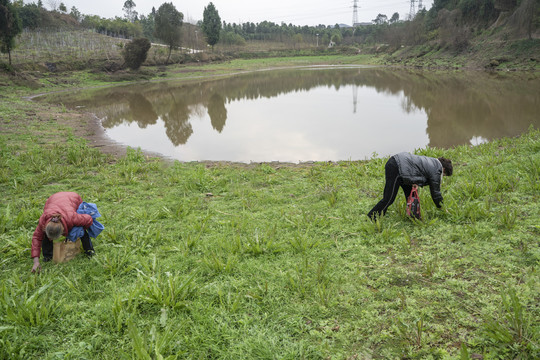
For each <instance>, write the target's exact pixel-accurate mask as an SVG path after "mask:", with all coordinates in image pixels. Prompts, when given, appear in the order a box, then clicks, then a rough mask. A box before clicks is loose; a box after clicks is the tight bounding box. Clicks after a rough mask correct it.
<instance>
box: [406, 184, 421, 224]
mask: <svg viewBox="0 0 540 360" xmlns="http://www.w3.org/2000/svg"><path fill="white" fill-rule="evenodd" d="M407 216H412V217H414V218H416V219H418V220H422V215H421V214H420V198H419V197H418V186H417V185H413V187H412V190H411V194H410V195H409V197H408V198H407Z"/></svg>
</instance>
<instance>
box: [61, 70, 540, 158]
mask: <svg viewBox="0 0 540 360" xmlns="http://www.w3.org/2000/svg"><path fill="white" fill-rule="evenodd" d="M539 90H540V81H539V80H537V79H534V78H532V79H528V78H527V77H526V76H525V77H523V76H515V75H514V76H509V75H500V74H485V73H467V74H464V73H457V74H447V73H435V72H419V71H418V72H411V71H404V70H387V69H381V68H340V69H328V68H320V69H294V70H282V71H268V72H256V73H250V74H244V75H238V76H234V77H228V78H222V79H219V80H211V81H210V80H207V81H198V82H196V83H189V84H186V83H185V82H184V83H175V82H163V83H146V84H140V85H131V86H123V87H115V88H110V89H95V90H92V91H86V92H84V93H80V94H73V95H70V96H66V95H65V94H63V95H61V99H59V98H57V99H54V98H53V99H52V100H51V101H58V102H62V103H63V104H64V105H66V106H70V107H75V106H84V107H85V108H86V110H88V111H91V112H94V113H96V114H97V116H99V117H100V118H102V119H103V126H104V127H105V128H106V129H108V133H109V134H110V136H111V137H113V138H114V139H117V140H118V141H121V142H125V143H127V144H129V145H130V146H134V147H137V146H140V147H141V148H143V149H146V150H150V151H156V152H160V153H163V154H165V155H167V156H172V157H174V158H178V159H180V160H231V161H271V160H280V161H306V160H345V159H353V160H354V159H363V158H366V157H369V156H370V155H371V154H372V153H373V152H376V153H378V154H381V155H387V154H391V153H393V152H397V151H412V150H414V149H415V148H418V147H424V146H426V145H429V146H432V147H443V148H447V147H452V146H456V145H463V144H474V145H476V144H478V143H481V142H484V141H490V140H492V139H495V138H500V137H504V136H514V135H518V134H520V133H522V132H524V131H526V130H527V129H528V127H529V126H530V125H533V126H535V127H540V119H539V117H538V114H539V113H540V98H539V96H538V94H540V91H539ZM208 120H209V125H211V131H209V127H207V126H206V125H205V124H207V122H208ZM135 124H136V126H135ZM141 129H145V130H141ZM163 129H164V133H165V134H166V138H164V137H163V136H161V133H163ZM229 130H230V131H229ZM141 131H142V132H144V131H146V133H145V134H146V135H143V134H142V133H141ZM233 133H234V134H233ZM130 134H131V135H130ZM198 136H200V138H198ZM167 142H169V144H168V145H167V144H166V143H167ZM212 150H213V151H212Z"/></svg>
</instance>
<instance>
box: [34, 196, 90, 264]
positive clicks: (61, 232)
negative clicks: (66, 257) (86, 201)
mask: <svg viewBox="0 0 540 360" xmlns="http://www.w3.org/2000/svg"><path fill="white" fill-rule="evenodd" d="M82 202H83V201H82V198H81V196H80V195H79V194H77V193H74V192H59V193H56V194H53V195H51V196H50V197H49V198H48V199H47V201H46V202H45V207H44V208H43V214H42V215H41V216H40V217H39V222H38V226H37V228H36V230H35V231H34V235H33V236H32V253H31V256H32V258H33V259H34V266H33V267H32V272H36V271H40V270H41V265H40V264H39V253H40V251H41V252H42V253H43V261H44V262H47V261H50V260H51V259H52V257H53V241H54V240H57V239H59V238H60V237H61V236H68V233H69V231H70V230H71V229H72V228H73V227H75V226H81V227H82V228H83V229H84V235H83V236H82V237H81V242H82V245H83V249H84V251H85V253H86V255H87V256H92V255H93V254H94V248H93V246H92V242H91V241H90V236H89V235H88V232H87V231H86V230H87V229H88V228H89V227H90V226H91V225H92V223H93V219H92V216H90V215H87V214H78V213H77V209H78V208H79V205H81V203H82Z"/></svg>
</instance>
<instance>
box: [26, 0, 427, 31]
mask: <svg viewBox="0 0 540 360" xmlns="http://www.w3.org/2000/svg"><path fill="white" fill-rule="evenodd" d="M134 1H135V5H136V7H135V10H136V11H137V12H138V13H139V14H143V15H147V14H149V13H150V12H151V11H152V6H154V7H155V8H156V9H157V8H158V7H159V6H160V5H161V4H163V3H164V2H172V3H173V4H174V6H176V9H178V11H180V12H182V13H183V14H184V21H187V22H197V20H202V14H203V11H204V7H205V6H207V5H208V4H209V3H210V0H208V1H206V0H158V1H156V0H134ZM24 2H25V3H33V2H35V3H37V0H24ZM42 2H43V5H44V6H45V7H46V8H48V9H50V8H51V4H57V5H59V4H60V3H61V2H63V3H64V4H65V5H66V7H67V9H68V12H69V10H70V9H71V7H72V6H75V7H76V8H77V9H78V10H79V11H80V12H81V13H82V14H84V15H99V16H101V17H105V18H113V17H115V16H123V15H124V13H123V11H122V7H123V6H124V2H125V0H42ZM212 2H213V3H214V5H215V7H216V9H217V10H218V12H219V16H220V17H221V20H222V21H226V22H228V23H245V22H254V23H259V22H261V21H264V20H268V21H273V22H275V23H277V24H281V23H282V22H285V23H287V24H289V23H292V24H294V25H310V26H313V25H319V24H323V25H335V24H348V25H350V24H351V23H352V19H353V5H354V1H353V0H255V1H249V0H213V1H212ZM415 4H416V5H415V7H418V0H416V3H415ZM422 4H423V6H424V7H425V8H426V9H429V8H431V5H432V4H433V0H423V1H422ZM410 6H411V1H410V0H370V1H368V0H359V1H358V20H359V22H371V20H373V19H375V18H376V17H377V15H378V14H384V15H386V16H388V18H390V17H391V16H392V14H393V13H395V12H397V13H399V16H400V19H402V20H403V19H406V17H407V16H408V14H409V10H410Z"/></svg>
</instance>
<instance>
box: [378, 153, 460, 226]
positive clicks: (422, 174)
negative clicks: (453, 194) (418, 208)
mask: <svg viewBox="0 0 540 360" xmlns="http://www.w3.org/2000/svg"><path fill="white" fill-rule="evenodd" d="M384 172H385V177H386V184H385V185H384V193H383V198H382V200H381V201H379V202H378V203H377V205H375V206H374V207H373V209H371V211H370V212H369V213H368V214H367V215H368V216H369V218H370V219H374V218H375V217H376V216H382V215H384V214H386V210H388V207H389V206H390V205H392V203H393V202H394V200H395V199H396V196H397V192H398V189H399V187H401V188H402V189H403V192H404V194H405V199H407V196H409V194H410V193H411V190H412V186H413V185H418V186H425V185H429V190H430V192H431V198H432V199H433V202H434V203H435V205H436V206H437V207H438V208H440V207H441V204H442V200H443V197H442V195H441V181H442V176H443V175H446V176H451V175H452V172H453V167H452V161H451V160H449V159H446V158H443V157H440V158H438V159H436V158H432V157H429V156H420V155H412V154H409V153H406V152H402V153H399V154H396V155H394V156H392V157H391V158H390V159H389V160H388V161H387V162H386V165H385V166H384Z"/></svg>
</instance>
